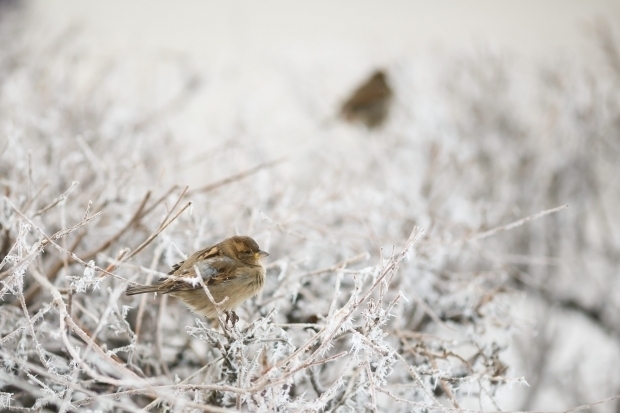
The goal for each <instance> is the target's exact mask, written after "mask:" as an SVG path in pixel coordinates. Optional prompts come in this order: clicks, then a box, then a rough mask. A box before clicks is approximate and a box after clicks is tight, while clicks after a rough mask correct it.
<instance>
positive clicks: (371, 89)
mask: <svg viewBox="0 0 620 413" xmlns="http://www.w3.org/2000/svg"><path fill="white" fill-rule="evenodd" d="M391 101H392V89H391V88H390V85H389V84H388V82H387V76H386V74H385V73H384V72H383V71H381V70H377V71H376V72H375V73H374V74H373V75H372V76H371V77H370V78H369V79H368V80H367V81H366V82H364V83H363V84H362V85H361V86H360V87H358V88H357V89H356V90H355V92H353V95H351V97H350V98H349V99H348V100H347V101H346V102H345V103H344V104H343V105H342V109H341V113H342V116H343V117H344V118H345V119H346V120H348V121H359V122H362V123H363V124H365V125H366V127H368V128H369V129H372V128H375V127H377V126H380V125H381V124H382V123H383V122H384V121H385V119H386V118H387V115H388V112H389V109H390V103H391Z"/></svg>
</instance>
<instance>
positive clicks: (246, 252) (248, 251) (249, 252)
mask: <svg viewBox="0 0 620 413" xmlns="http://www.w3.org/2000/svg"><path fill="white" fill-rule="evenodd" d="M243 253H244V254H248V255H249V254H251V253H252V251H250V250H247V251H243Z"/></svg>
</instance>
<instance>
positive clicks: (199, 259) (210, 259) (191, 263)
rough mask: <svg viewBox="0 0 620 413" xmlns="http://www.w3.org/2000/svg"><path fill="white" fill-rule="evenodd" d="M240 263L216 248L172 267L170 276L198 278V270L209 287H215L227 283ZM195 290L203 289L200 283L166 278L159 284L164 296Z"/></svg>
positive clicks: (199, 253) (208, 249) (201, 252)
mask: <svg viewBox="0 0 620 413" xmlns="http://www.w3.org/2000/svg"><path fill="white" fill-rule="evenodd" d="M238 265H239V262H237V261H236V260H234V259H232V258H229V257H227V256H225V255H224V254H222V252H221V251H220V249H219V248H218V247H217V246H215V247H209V248H205V249H204V250H201V251H197V252H195V253H194V254H192V255H191V256H190V257H189V258H187V259H186V260H185V261H181V262H180V263H178V264H175V265H174V266H173V267H172V271H170V272H169V273H168V274H169V275H172V276H174V277H183V278H186V279H187V278H192V277H195V276H196V268H197V269H198V271H199V273H200V276H201V277H202V279H203V280H204V281H205V284H207V285H215V284H219V283H221V282H224V281H226V280H227V279H228V278H230V276H232V275H233V274H234V272H235V268H236V267H237V266H238ZM194 288H202V287H201V286H200V283H191V282H188V281H184V280H179V279H175V278H164V279H161V280H160V282H159V290H160V292H161V293H162V294H166V293H171V292H175V291H186V290H192V289H194Z"/></svg>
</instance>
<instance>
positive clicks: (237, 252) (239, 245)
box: [224, 236, 269, 265]
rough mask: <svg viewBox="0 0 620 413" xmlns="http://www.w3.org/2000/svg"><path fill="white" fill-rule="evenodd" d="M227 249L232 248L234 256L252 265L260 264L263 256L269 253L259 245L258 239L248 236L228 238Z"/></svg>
mask: <svg viewBox="0 0 620 413" xmlns="http://www.w3.org/2000/svg"><path fill="white" fill-rule="evenodd" d="M224 242H225V243H227V244H228V245H227V247H228V248H227V249H230V250H232V251H231V252H232V253H233V256H234V257H236V258H237V259H238V260H239V261H241V262H244V263H246V264H250V265H258V264H260V259H261V258H262V257H267V256H268V255H269V254H268V253H267V252H265V251H263V250H261V249H260V248H259V247H258V244H257V243H256V241H254V240H253V239H252V238H250V237H246V236H234V237H231V238H228V239H227V240H226V241H224Z"/></svg>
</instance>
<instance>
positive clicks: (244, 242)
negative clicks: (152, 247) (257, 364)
mask: <svg viewBox="0 0 620 413" xmlns="http://www.w3.org/2000/svg"><path fill="white" fill-rule="evenodd" d="M268 255H269V254H268V253H266V252H265V251H262V250H261V249H260V248H259V247H258V244H257V243H256V241H254V240H253V239H252V238H250V237H246V236H234V237H231V238H227V239H225V240H224V241H222V242H220V243H219V244H216V245H214V246H212V247H208V248H205V249H203V250H200V251H197V252H195V253H193V254H192V255H190V256H189V258H187V259H186V260H185V261H181V262H180V263H178V264H176V265H174V266H173V267H172V271H170V272H169V273H168V275H170V276H171V277H169V278H162V279H160V280H159V281H158V282H157V283H155V284H153V285H146V286H143V285H140V286H131V287H128V288H127V291H126V292H125V294H126V295H134V294H144V293H160V294H170V295H172V296H173V297H177V298H180V299H181V300H182V301H183V302H184V303H185V304H186V305H187V306H188V307H189V309H190V310H192V311H193V312H195V313H196V314H200V315H203V316H205V317H208V318H215V317H217V310H216V309H215V306H214V305H213V303H212V302H211V300H209V297H207V294H206V293H205V291H204V289H203V287H202V285H201V284H200V283H199V282H192V278H193V277H196V271H195V269H197V270H198V271H199V273H200V277H202V279H203V280H204V283H205V284H206V285H207V288H208V289H209V291H210V292H211V295H212V296H213V299H214V300H215V302H216V303H219V302H221V301H222V300H224V299H225V298H226V297H228V300H226V302H225V303H223V304H222V305H221V306H220V308H221V309H222V310H223V311H225V312H226V313H227V314H228V315H229V316H230V313H229V311H231V312H232V318H233V323H234V322H235V319H236V318H237V317H236V314H235V313H234V309H235V308H237V307H238V306H239V305H240V304H241V303H243V302H244V301H245V300H247V299H248V298H250V297H253V296H255V295H256V294H258V292H259V291H260V290H261V289H262V288H263V284H264V283H265V268H264V267H263V264H262V263H261V258H262V257H266V256H268Z"/></svg>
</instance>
